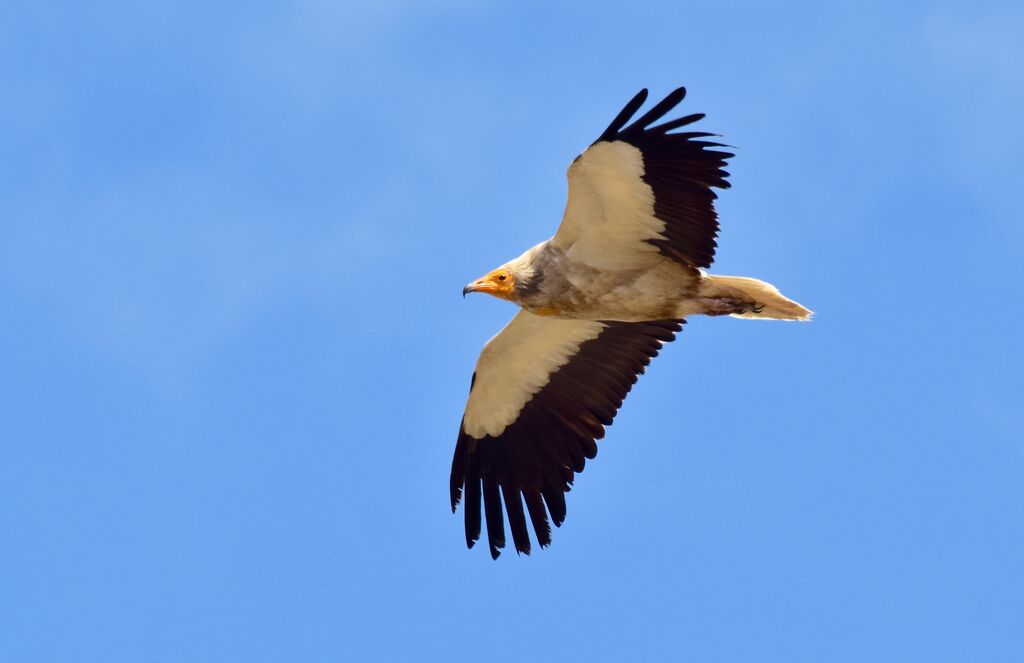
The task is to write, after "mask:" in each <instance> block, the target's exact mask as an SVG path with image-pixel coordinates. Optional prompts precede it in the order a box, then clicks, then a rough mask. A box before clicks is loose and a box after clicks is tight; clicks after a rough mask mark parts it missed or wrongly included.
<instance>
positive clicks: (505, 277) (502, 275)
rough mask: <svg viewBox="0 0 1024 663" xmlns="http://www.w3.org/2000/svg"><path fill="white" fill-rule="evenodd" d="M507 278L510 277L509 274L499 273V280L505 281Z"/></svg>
mask: <svg viewBox="0 0 1024 663" xmlns="http://www.w3.org/2000/svg"><path fill="white" fill-rule="evenodd" d="M507 278H508V274H505V273H501V274H498V280H499V281H504V280H505V279H507Z"/></svg>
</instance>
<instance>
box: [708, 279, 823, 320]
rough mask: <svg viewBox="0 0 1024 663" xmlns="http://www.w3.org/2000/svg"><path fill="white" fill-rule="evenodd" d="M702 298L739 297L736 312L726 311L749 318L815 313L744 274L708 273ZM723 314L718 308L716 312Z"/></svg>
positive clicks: (795, 317) (806, 317) (799, 317)
mask: <svg viewBox="0 0 1024 663" xmlns="http://www.w3.org/2000/svg"><path fill="white" fill-rule="evenodd" d="M700 295H701V297H706V298H709V299H712V300H719V301H723V300H724V301H728V300H739V302H741V303H742V305H741V306H739V307H738V309H739V310H736V311H722V312H721V313H728V315H731V316H732V317H734V318H745V319H747V320H804V321H806V320H810V319H811V316H812V315H813V313H811V311H809V310H808V309H806V308H804V307H803V306H801V305H800V304H797V303H796V302H794V301H793V300H791V299H787V298H786V297H784V296H783V295H782V293H781V292H779V289H778V288H776V287H775V286H773V285H772V284H771V283H765V282H764V281H758V280H757V279H749V278H746V277H743V276H711V275H710V274H706V275H705V276H704V285H703V286H702V287H701V291H700ZM716 313H718V314H720V312H718V311H715V313H712V315H714V314H716Z"/></svg>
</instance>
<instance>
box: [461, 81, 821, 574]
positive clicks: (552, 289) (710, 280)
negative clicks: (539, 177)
mask: <svg viewBox="0 0 1024 663" xmlns="http://www.w3.org/2000/svg"><path fill="white" fill-rule="evenodd" d="M685 96H686V89H685V88H679V89H677V90H675V91H674V92H672V93H671V94H669V95H668V96H667V97H665V99H663V100H662V101H661V102H659V103H658V104H656V105H655V106H654V107H653V108H651V109H650V110H649V111H647V112H646V113H644V114H643V115H641V116H640V118H639V119H637V120H636V121H634V122H632V123H631V124H628V126H627V123H629V121H630V119H631V118H632V117H633V115H634V114H636V112H637V111H639V110H640V107H641V106H643V104H644V102H645V101H646V99H647V90H646V89H644V90H641V91H640V92H639V93H638V94H637V95H636V96H635V97H633V99H632V100H631V101H630V102H629V103H628V104H626V107H625V108H623V109H622V111H621V112H620V113H619V114H618V115H617V116H616V117H615V119H614V120H612V123H611V124H610V125H609V126H608V128H607V129H605V130H604V132H603V133H602V134H601V135H600V136H599V137H598V139H597V140H596V141H594V143H593V144H591V145H590V147H588V148H587V149H586V150H585V151H584V152H583V153H582V154H580V155H579V156H578V157H576V159H575V160H574V161H573V162H572V164H571V165H570V166H569V170H568V179H569V197H568V200H567V201H566V205H565V214H564V215H563V217H562V223H561V225H560V226H559V227H558V231H557V232H556V233H555V235H554V237H552V238H551V239H548V240H546V241H544V242H541V243H540V244H538V245H536V246H534V247H533V248H531V249H529V250H527V251H526V252H525V253H523V254H522V255H521V256H519V257H518V258H515V259H513V260H510V261H508V262H506V263H505V264H504V265H501V266H500V267H498V268H497V269H495V270H493V271H491V272H489V273H488V274H486V275H485V276H483V277H482V278H479V279H477V280H475V281H473V282H472V283H470V284H469V285H467V286H466V287H465V289H464V290H463V296H465V295H466V294H467V293H470V292H483V293H487V294H489V295H492V296H494V297H498V298H499V299H504V300H507V301H510V302H512V303H514V304H516V305H518V306H519V307H520V309H521V310H520V311H519V312H518V313H517V314H516V315H515V317H514V318H512V320H511V322H509V323H508V325H506V326H505V328H504V329H502V330H501V332H499V333H498V335H497V336H495V337H494V338H492V339H491V340H490V341H488V342H487V344H486V345H485V346H484V349H483V351H482V352H481V353H480V358H479V360H478V361H477V364H476V370H475V371H474V373H473V379H472V382H471V385H470V391H469V399H468V401H467V403H466V411H465V414H464V415H463V418H462V424H461V427H460V430H459V436H458V440H457V442H456V445H455V457H454V459H453V460H452V473H451V485H450V488H451V504H452V511H453V512H454V511H455V510H456V506H457V505H458V503H459V501H460V500H461V499H463V498H464V500H465V504H464V507H463V509H464V511H465V518H466V526H465V527H466V544H467V545H468V546H469V547H470V548H472V547H473V545H474V544H475V543H476V541H477V540H478V539H479V538H480V530H481V515H482V514H483V515H484V516H485V517H486V522H487V541H488V544H489V546H490V552H491V557H493V558H494V559H497V557H498V555H499V554H500V551H501V550H502V548H504V547H505V515H506V514H507V515H508V522H509V526H510V529H511V533H512V542H513V544H514V545H515V549H516V552H517V553H524V554H529V553H530V536H529V531H528V527H527V518H529V520H530V522H531V523H532V525H533V531H534V534H535V536H536V540H537V543H539V544H540V546H541V547H546V546H548V545H550V543H551V526H550V523H554V524H555V526H556V527H557V526H560V525H561V524H562V522H563V520H564V519H565V512H566V505H565V493H566V492H568V490H569V488H570V487H571V485H572V482H573V479H574V477H575V475H576V474H577V473H579V472H582V471H583V467H584V464H585V462H586V460H587V459H592V458H594V457H595V456H596V455H597V444H596V440H598V439H601V438H602V437H604V432H605V426H609V425H610V424H611V423H612V419H613V418H614V417H615V413H616V412H617V411H618V409H619V406H620V405H622V400H623V399H624V398H625V397H626V394H627V393H628V392H629V390H630V388H631V387H632V386H633V384H634V383H635V382H636V380H637V377H638V376H639V375H640V374H641V373H643V372H644V368H645V367H646V366H647V364H648V363H649V362H650V361H651V359H652V358H653V357H655V356H657V354H658V351H659V350H660V349H661V346H662V345H663V344H665V343H668V342H669V341H672V340H673V339H674V338H675V335H676V333H677V332H679V331H681V329H682V326H683V323H684V321H685V318H686V317H687V316H690V315H712V316H719V315H731V316H734V317H739V318H746V319H760V320H808V319H809V318H810V316H811V312H810V311H809V310H807V309H806V308H804V307H803V306H801V305H800V304H797V303H796V302H794V301H791V300H789V299H787V298H786V297H784V296H783V295H782V294H781V293H779V291H778V290H777V289H776V288H775V287H774V286H773V285H771V284H768V283H765V282H764V281H759V280H757V279H752V278H745V277H738V276H717V275H716V276H712V275H710V274H708V273H706V272H705V269H706V268H707V267H710V266H711V262H712V260H713V259H714V255H715V247H716V241H715V238H716V236H717V234H718V215H717V213H716V212H715V207H714V201H715V198H716V197H717V196H716V194H715V192H714V190H713V189H715V188H718V189H726V188H728V187H729V183H728V182H727V181H726V178H727V177H728V175H729V174H728V173H727V172H726V171H725V170H723V167H724V166H725V163H726V160H727V159H729V158H730V157H732V156H733V154H731V153H729V152H726V151H723V150H721V149H716V148H723V147H726V146H725V145H723V144H721V143H717V142H713V141H709V140H707V139H708V138H710V137H717V134H711V133H707V132H704V131H689V130H687V131H677V130H678V129H682V128H683V127H688V126H689V125H691V124H693V123H695V122H697V121H698V120H700V119H702V118H703V117H704V115H703V114H702V113H697V114H693V115H686V116H685V117H680V118H678V119H673V120H668V121H665V122H662V123H661V124H657V125H655V123H656V122H658V121H659V120H661V119H662V118H663V117H664V116H665V115H666V114H667V113H668V112H669V111H671V110H672V109H673V108H675V107H676V105H678V104H679V102H680V101H682V100H683V97H685ZM652 125H655V126H652ZM524 504H525V509H524Z"/></svg>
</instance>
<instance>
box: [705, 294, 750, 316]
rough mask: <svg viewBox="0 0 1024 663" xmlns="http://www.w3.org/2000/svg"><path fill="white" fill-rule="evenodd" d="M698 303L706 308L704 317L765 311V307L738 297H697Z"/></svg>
mask: <svg viewBox="0 0 1024 663" xmlns="http://www.w3.org/2000/svg"><path fill="white" fill-rule="evenodd" d="M697 301H698V302H700V304H701V305H702V306H703V307H704V311H703V313H704V315H737V314H743V313H746V312H747V311H751V312H753V313H760V312H761V311H763V310H764V305H761V304H757V303H756V302H747V301H743V300H742V299H737V298H736V297H697Z"/></svg>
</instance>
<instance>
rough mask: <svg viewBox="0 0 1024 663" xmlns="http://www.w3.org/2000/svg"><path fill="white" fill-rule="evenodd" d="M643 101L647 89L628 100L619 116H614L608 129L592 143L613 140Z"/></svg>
mask: <svg viewBox="0 0 1024 663" xmlns="http://www.w3.org/2000/svg"><path fill="white" fill-rule="evenodd" d="M645 101H647V88H644V89H642V90H640V91H639V92H637V93H636V94H635V95H634V96H633V98H632V99H630V100H629V103H628V104H626V105H625V106H624V107H623V109H622V110H620V111H619V114H618V115H616V116H615V119H614V120H612V123H611V124H609V125H608V128H607V129H605V130H604V131H603V132H602V133H601V135H600V137H598V139H597V140H596V141H594V142H595V143H599V142H601V141H602V140H611V139H612V138H614V137H615V136H616V135H617V134H618V133H619V129H621V128H622V127H623V126H625V124H626V122H629V118H631V117H633V114H634V113H636V112H637V111H638V110H640V107H641V106H643V105H644V102H645Z"/></svg>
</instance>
